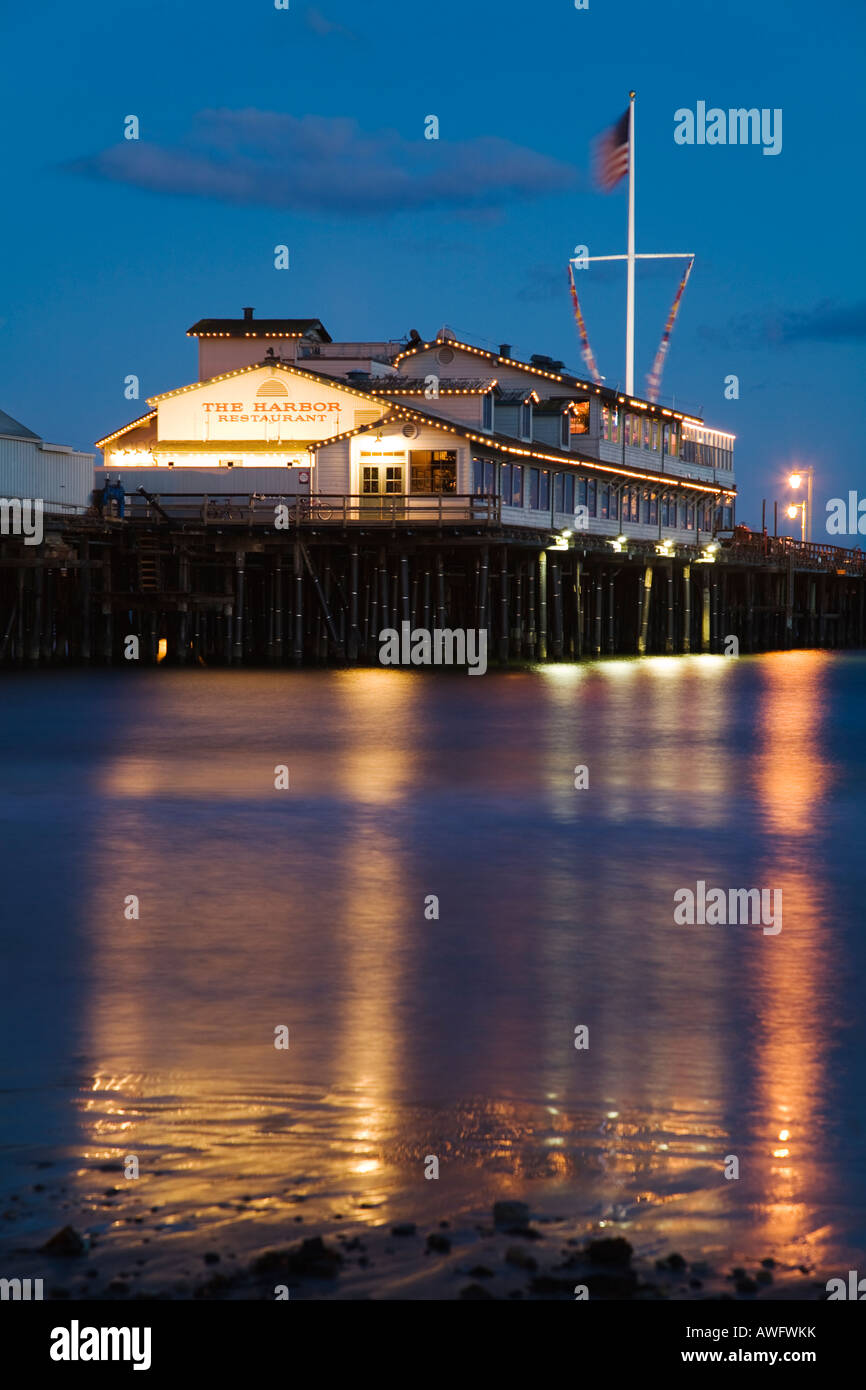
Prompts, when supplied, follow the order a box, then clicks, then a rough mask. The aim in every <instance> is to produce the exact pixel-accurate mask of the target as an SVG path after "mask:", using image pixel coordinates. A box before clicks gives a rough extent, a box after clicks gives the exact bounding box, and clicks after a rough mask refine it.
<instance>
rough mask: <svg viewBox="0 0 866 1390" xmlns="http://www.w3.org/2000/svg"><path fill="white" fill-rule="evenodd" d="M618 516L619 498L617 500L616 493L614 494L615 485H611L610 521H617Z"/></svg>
mask: <svg viewBox="0 0 866 1390" xmlns="http://www.w3.org/2000/svg"><path fill="white" fill-rule="evenodd" d="M618 516H619V498H618V496H617V492H616V487H615V485H614V484H613V483H611V485H610V520H611V521H616V519H617V517H618Z"/></svg>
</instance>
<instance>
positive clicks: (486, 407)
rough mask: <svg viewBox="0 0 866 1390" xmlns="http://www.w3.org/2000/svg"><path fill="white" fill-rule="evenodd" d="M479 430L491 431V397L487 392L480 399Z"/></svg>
mask: <svg viewBox="0 0 866 1390" xmlns="http://www.w3.org/2000/svg"><path fill="white" fill-rule="evenodd" d="M481 428H482V429H483V430H492V429H493V396H492V395H491V393H490V392H489V391H487V392H486V393H485V395H484V396H483V397H482V398H481Z"/></svg>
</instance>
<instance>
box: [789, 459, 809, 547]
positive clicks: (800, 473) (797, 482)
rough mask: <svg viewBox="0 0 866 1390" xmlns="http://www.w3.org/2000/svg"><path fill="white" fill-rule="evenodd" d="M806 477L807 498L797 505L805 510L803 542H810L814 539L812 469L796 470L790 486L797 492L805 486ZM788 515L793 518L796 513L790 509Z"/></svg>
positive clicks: (790, 480) (792, 475) (790, 479)
mask: <svg viewBox="0 0 866 1390" xmlns="http://www.w3.org/2000/svg"><path fill="white" fill-rule="evenodd" d="M804 475H805V479H806V496H805V498H804V500H803V501H802V503H797V504H796V505H797V506H798V507H799V506H802V508H803V540H804V541H810V540H811V539H812V478H813V470H812V468H811V467H809V468H795V469H794V471H793V472H792V473H791V475H790V476H789V478H788V486H789V487H791V488H793V489H794V491H795V492H796V491H797V489H798V488H800V487H802V486H803V477H804ZM788 515H789V516H793V515H794V513H792V512H791V511H790V509H789V511H788Z"/></svg>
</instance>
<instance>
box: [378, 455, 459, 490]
mask: <svg viewBox="0 0 866 1390" xmlns="http://www.w3.org/2000/svg"><path fill="white" fill-rule="evenodd" d="M409 462H410V466H411V470H412V491H413V492H456V491H457V451H456V449H412V450H411V452H410V454H409ZM388 490H389V491H391V489H388Z"/></svg>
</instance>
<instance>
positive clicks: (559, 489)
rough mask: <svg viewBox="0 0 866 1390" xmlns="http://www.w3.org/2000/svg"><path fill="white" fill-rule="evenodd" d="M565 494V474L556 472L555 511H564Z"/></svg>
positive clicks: (554, 478) (554, 485) (554, 477)
mask: <svg viewBox="0 0 866 1390" xmlns="http://www.w3.org/2000/svg"><path fill="white" fill-rule="evenodd" d="M564 494H565V474H564V473H554V475H553V510H554V512H561V511H564V510H565V508H564V507H563V504H562V502H563V496H564Z"/></svg>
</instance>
